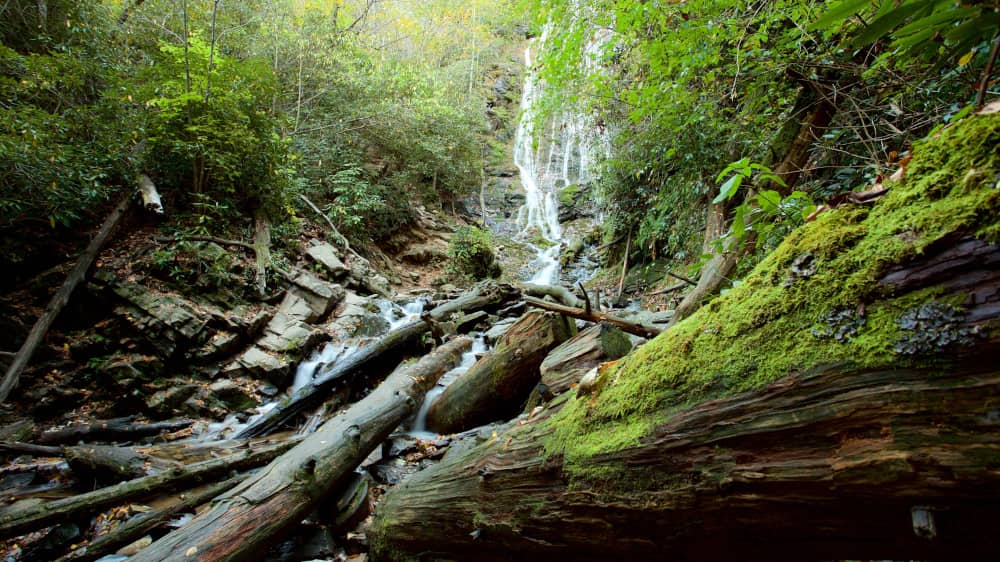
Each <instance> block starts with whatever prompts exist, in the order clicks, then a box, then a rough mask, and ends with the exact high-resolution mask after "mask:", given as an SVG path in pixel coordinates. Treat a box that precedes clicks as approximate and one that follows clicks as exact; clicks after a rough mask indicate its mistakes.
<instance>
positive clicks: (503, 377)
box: [427, 310, 575, 433]
mask: <svg viewBox="0 0 1000 562" xmlns="http://www.w3.org/2000/svg"><path fill="white" fill-rule="evenodd" d="M573 331H575V327H574V326H572V325H571V324H570V323H569V322H567V320H566V317H564V316H561V315H558V314H551V313H547V312H542V311H537V310H536V311H531V312H529V313H527V314H525V315H524V316H522V317H521V318H520V320H518V321H517V322H515V323H514V325H512V326H511V327H510V329H508V330H507V332H506V333H504V335H503V337H501V338H500V342H499V343H498V344H497V346H496V348H494V349H493V351H491V352H490V353H488V354H486V355H485V356H484V357H483V358H482V359H480V360H479V361H477V362H476V364H475V365H473V366H472V367H471V368H470V369H469V370H468V371H467V372H466V373H465V374H463V375H462V376H460V377H459V378H458V379H457V380H455V381H454V382H452V383H451V384H450V385H448V388H446V389H445V391H444V392H443V393H441V395H440V396H439V397H438V398H437V400H435V401H434V403H433V404H431V407H430V409H429V410H428V411H427V427H429V428H431V429H432V430H434V431H438V432H440V433H457V432H459V431H463V430H466V429H470V428H473V427H476V426H478V425H483V424H485V423H489V422H492V421H497V420H502V419H508V418H511V417H513V416H515V415H517V413H518V412H519V411H521V408H522V407H523V405H524V402H525V400H527V398H528V395H529V394H530V393H531V389H533V388H534V387H535V385H537V384H538V380H539V371H538V366H539V365H541V363H542V360H543V359H545V356H546V355H548V353H549V351H551V350H552V349H553V348H555V347H557V346H558V345H559V344H561V343H562V342H564V341H566V340H568V339H569V338H570V337H571V336H572V335H573Z"/></svg>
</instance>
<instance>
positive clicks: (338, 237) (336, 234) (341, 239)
mask: <svg viewBox="0 0 1000 562" xmlns="http://www.w3.org/2000/svg"><path fill="white" fill-rule="evenodd" d="M299 198H300V199H302V201H304V202H305V204H306V205H308V206H309V208H310V209H312V210H313V211H314V212H315V213H316V214H317V215H319V216H321V217H323V220H324V221H325V222H326V225H327V226H328V227H330V233H331V234H332V235H333V239H334V241H335V242H336V243H337V244H339V245H341V246H343V248H344V250H346V251H348V252H350V253H352V254H354V256H355V257H357V258H358V259H362V260H363V259H365V258H363V257H362V256H361V254H359V253H357V252H355V251H354V249H353V248H351V244H350V243H349V242H348V241H347V237H345V236H344V235H343V234H341V233H340V231H339V230H337V227H336V226H335V225H334V224H333V221H331V220H330V217H328V216H326V213H324V212H323V211H321V210H320V208H319V207H317V206H316V204H315V203H313V202H312V201H310V200H309V198H308V197H306V196H305V195H304V194H302V193H300V194H299Z"/></svg>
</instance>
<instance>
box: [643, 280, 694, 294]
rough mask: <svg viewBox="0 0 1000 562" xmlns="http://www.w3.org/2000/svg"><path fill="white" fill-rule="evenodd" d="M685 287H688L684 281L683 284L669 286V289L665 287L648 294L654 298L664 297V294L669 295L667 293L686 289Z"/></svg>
mask: <svg viewBox="0 0 1000 562" xmlns="http://www.w3.org/2000/svg"><path fill="white" fill-rule="evenodd" d="M687 286H688V284H687V282H686V281H685V282H684V283H678V284H676V285H671V286H670V287H667V288H666V289H661V290H659V291H656V292H653V293H650V294H649V296H651V297H654V296H657V295H666V294H669V293H673V292H674V291H677V290H680V289H683V288H684V287H687Z"/></svg>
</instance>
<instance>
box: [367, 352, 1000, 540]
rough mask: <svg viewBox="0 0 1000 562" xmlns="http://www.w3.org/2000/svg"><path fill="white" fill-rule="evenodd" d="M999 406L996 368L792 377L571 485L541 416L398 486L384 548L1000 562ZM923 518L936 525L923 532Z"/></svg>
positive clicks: (713, 405)
mask: <svg viewBox="0 0 1000 562" xmlns="http://www.w3.org/2000/svg"><path fill="white" fill-rule="evenodd" d="M998 359H1000V356H998V355H997V354H996V353H992V354H990V355H989V356H981V357H980V358H979V361H978V364H979V365H988V364H990V363H989V362H992V364H993V365H996V364H997V363H996V361H997V360H998ZM561 400H562V398H560V399H557V401H561ZM998 400H1000V371H998V370H997V369H996V367H993V368H987V369H982V368H977V367H974V366H972V365H966V366H962V367H957V368H955V369H953V370H951V371H949V372H947V373H946V374H942V373H941V372H939V371H934V372H930V371H923V370H912V369H907V370H891V369H890V370H877V371H867V372H851V371H849V370H843V369H839V370H838V369H832V370H829V371H826V372H822V373H812V374H805V375H795V376H790V377H787V378H784V379H781V380H779V381H777V382H775V383H773V384H771V385H769V386H767V387H765V388H763V389H760V390H756V391H753V392H747V393H744V394H740V395H737V396H733V397H730V398H726V399H722V400H712V401H707V402H703V403H702V404H699V405H697V406H695V407H694V408H692V409H690V410H688V411H686V412H684V413H682V414H679V415H677V416H675V417H674V418H672V419H670V420H669V421H668V422H666V423H663V424H661V425H659V426H658V427H657V428H656V429H655V431H653V432H652V433H653V435H652V436H651V437H649V438H647V439H644V440H643V441H642V442H641V443H640V444H639V445H637V446H634V447H630V448H627V449H625V450H623V451H620V452H618V453H614V454H610V455H603V456H598V457H596V458H595V459H594V460H593V462H594V466H591V467H590V468H595V469H596V468H599V467H601V466H609V467H610V466H614V467H625V468H626V469H627V474H628V476H625V477H623V478H619V480H620V481H619V482H618V483H617V484H616V483H605V484H608V485H607V486H603V487H593V488H592V487H591V486H589V485H586V484H582V483H579V482H576V483H574V484H573V486H570V485H569V484H570V480H569V478H568V477H567V475H566V474H565V473H564V471H563V466H562V460H561V458H560V457H559V456H548V455H546V454H545V449H544V446H545V443H544V442H545V438H546V437H547V436H548V433H549V432H548V431H538V430H539V429H540V428H543V427H544V425H543V424H542V423H541V422H542V421H544V419H543V418H538V419H536V420H533V421H534V423H531V424H528V425H526V426H514V427H512V428H511V429H509V430H508V431H506V432H504V433H502V434H501V435H499V436H498V437H497V439H495V440H494V441H493V443H492V444H491V445H489V446H488V448H487V449H485V450H484V449H483V448H482V447H480V448H476V449H474V450H467V451H466V452H465V453H463V454H461V455H455V456H451V455H449V456H446V457H445V460H444V461H443V462H442V463H441V464H439V465H436V466H434V467H432V468H430V469H428V470H425V471H423V472H420V473H418V474H416V475H414V476H412V477H411V478H410V479H409V480H407V483H406V485H405V486H403V487H400V488H396V489H394V490H391V491H390V492H389V493H388V494H387V496H386V497H385V499H384V500H383V501H382V503H381V504H380V505H379V511H378V513H379V520H377V521H376V526H375V528H376V531H375V533H374V536H373V540H374V543H373V544H374V546H375V553H376V554H381V556H377V557H376V558H377V559H395V558H396V557H399V556H401V555H403V554H405V553H421V555H422V556H427V557H429V558H432V559H433V558H450V559H459V560H466V559H468V560H471V559H475V560H511V559H512V557H511V554H510V553H513V552H516V553H517V559H518V560H556V559H574V560H584V559H586V560H602V559H603V560H608V559H619V560H621V559H633V560H634V559H658V558H659V559H666V558H671V559H692V558H693V559H702V560H711V559H717V560H724V559H732V558H740V559H746V558H751V557H752V558H762V559H788V558H794V559H827V560H831V559H834V560H839V559H844V558H860V559H866V560H867V559H882V558H887V559H895V560H907V559H911V560H917V559H921V560H926V559H933V558H945V559H949V558H955V556H956V554H957V553H961V557H965V558H990V557H995V555H996V553H997V547H996V542H995V539H994V535H995V522H996V520H997V518H998V517H1000V479H998V478H997V476H996V468H995V467H996V458H997V456H998V452H997V451H1000V434H998V433H997V432H996V431H995V427H994V426H995V422H994V421H988V420H987V418H984V417H983V412H988V411H993V410H994V408H995V404H996V402H997V401H998ZM552 411H554V409H553V408H550V409H547V410H545V414H546V416H547V415H548V414H550V413H551V412H552ZM990 420H992V418H990ZM925 512H929V513H931V514H932V517H933V519H934V521H935V525H936V529H937V530H936V534H935V535H934V536H921V535H920V534H921V533H928V532H929V531H924V530H920V529H918V528H916V527H914V525H915V524H916V519H917V517H918V513H919V514H921V515H920V516H921V517H922V516H923V515H922V514H923V513H925ZM389 552H392V553H394V554H393V555H391V556H390V555H389V554H388V553H389Z"/></svg>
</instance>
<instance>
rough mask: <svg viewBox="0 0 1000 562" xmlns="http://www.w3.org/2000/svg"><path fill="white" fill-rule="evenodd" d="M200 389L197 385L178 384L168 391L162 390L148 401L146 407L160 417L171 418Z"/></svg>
mask: <svg viewBox="0 0 1000 562" xmlns="http://www.w3.org/2000/svg"><path fill="white" fill-rule="evenodd" d="M199 390H200V388H199V387H198V385H196V384H178V385H177V386H173V387H170V388H168V389H166V390H160V391H158V392H156V393H155V394H153V395H152V396H150V397H149V399H148V400H146V407H147V408H149V410H150V411H151V412H153V413H154V414H156V415H157V416H160V417H170V416H172V415H174V414H175V412H176V410H177V409H178V408H179V407H180V406H181V404H183V403H184V402H185V401H186V400H187V399H189V398H191V397H192V396H194V395H195V394H196V393H197V392H198V391H199Z"/></svg>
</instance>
